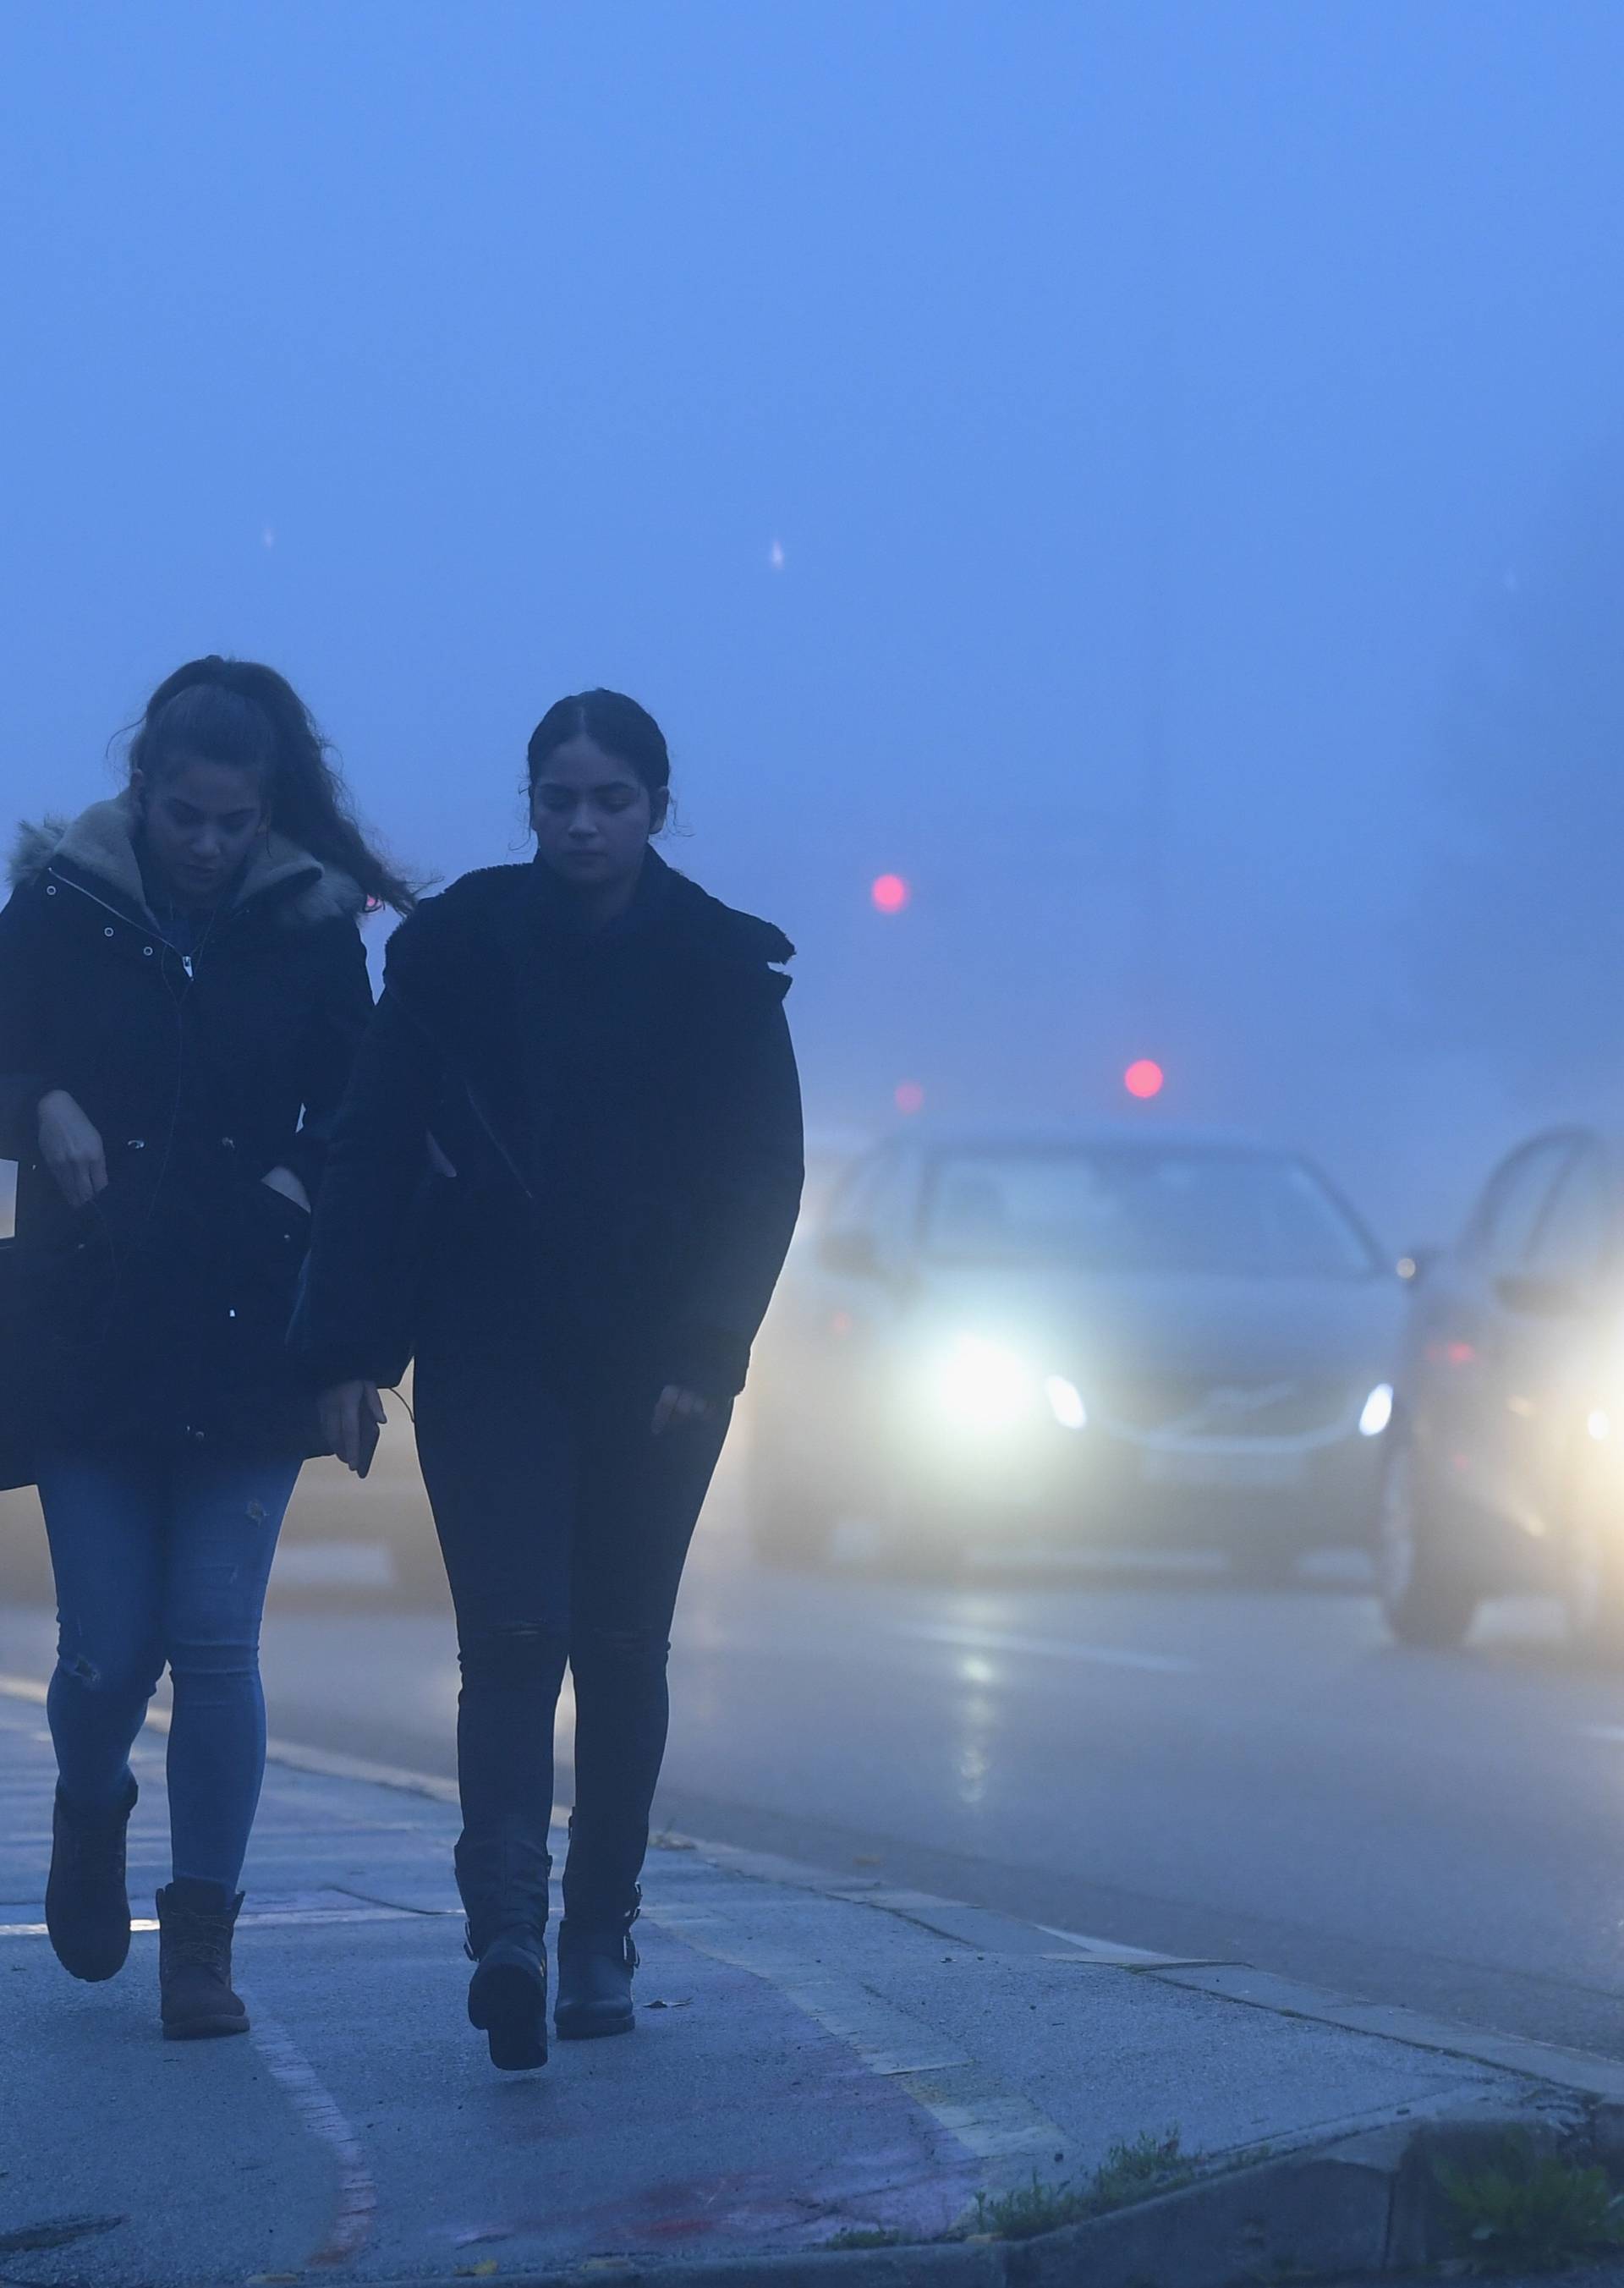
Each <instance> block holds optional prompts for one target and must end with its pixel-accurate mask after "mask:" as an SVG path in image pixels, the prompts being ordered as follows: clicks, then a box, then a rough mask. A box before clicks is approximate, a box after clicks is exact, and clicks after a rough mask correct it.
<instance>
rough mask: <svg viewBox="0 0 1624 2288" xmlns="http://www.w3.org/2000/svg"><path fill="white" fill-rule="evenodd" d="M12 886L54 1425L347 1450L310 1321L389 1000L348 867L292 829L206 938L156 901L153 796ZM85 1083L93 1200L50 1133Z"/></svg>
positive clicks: (134, 1438)
mask: <svg viewBox="0 0 1624 2288" xmlns="http://www.w3.org/2000/svg"><path fill="white" fill-rule="evenodd" d="M12 885H13V887H12V897H11V900H10V902H9V903H8V904H7V905H6V906H5V908H4V910H3V911H0V1157H4V1158H8V1159H15V1160H16V1161H17V1162H18V1163H19V1171H18V1186H17V1233H18V1239H19V1242H20V1251H21V1253H22V1255H23V1257H24V1259H25V1261H26V1264H27V1267H28V1295H29V1325H30V1331H31V1332H36V1334H37V1348H36V1352H35V1355H36V1359H37V1361H38V1363H39V1368H40V1372H39V1376H38V1382H37V1386H36V1389H35V1391H34V1393H33V1396H34V1399H35V1402H36V1405H37V1406H39V1407H42V1408H43V1410H44V1423H43V1432H42V1435H43V1438H44V1442H45V1443H48V1444H49V1443H58V1444H61V1445H63V1446H65V1447H67V1448H68V1449H69V1450H83V1449H101V1448H107V1447H122V1446H126V1445H128V1444H130V1443H131V1442H139V1443H141V1444H150V1443H155V1444H158V1445H171V1446H172V1445H174V1444H176V1443H177V1442H181V1441H188V1440H189V1441H191V1442H195V1443H198V1444H206V1445H207V1446H208V1447H209V1449H210V1450H225V1451H227V1452H228V1453H232V1454H238V1453H241V1454H251V1455H271V1454H285V1455H290V1456H291V1455H294V1454H308V1453H314V1452H316V1451H319V1450H321V1446H322V1441H321V1439H320V1436H319V1434H318V1433H317V1431H316V1427H315V1421H314V1405H313V1392H312V1389H311V1386H310V1384H309V1381H308V1378H306V1377H305V1376H304V1375H302V1374H301V1373H299V1370H298V1369H297V1367H296V1366H295V1365H294V1363H293V1362H291V1360H290V1358H289V1356H288V1354H287V1350H286V1343H285V1337H286V1330H287V1323H288V1318H289V1315H290V1313H291V1307H292V1301H293V1297H294V1292H295V1290H296V1286H297V1281H298V1275H299V1263H300V1261H301V1259H302V1258H303V1255H304V1252H305V1247H306V1242H307V1237H308V1224H309V1219H308V1218H307V1217H306V1215H305V1213H304V1212H303V1211H302V1210H301V1209H299V1207H297V1206H295V1205H294V1204H292V1203H291V1202H290V1201H288V1200H285V1199H283V1197H282V1196H281V1195H280V1194H278V1193H276V1192H274V1191H272V1190H270V1189H269V1188H267V1186H266V1185H265V1184H263V1183H262V1182H261V1181H260V1179H261V1178H262V1177H263V1176H264V1175H265V1174H266V1173H267V1172H268V1171H269V1170H270V1169H272V1168H275V1167H277V1166H285V1167H288V1168H291V1169H292V1170H293V1172H295V1173H296V1174H297V1175H298V1176H299V1179H300V1180H301V1181H302V1182H303V1183H304V1185H305V1187H306V1190H307V1191H308V1192H309V1193H310V1195H311V1197H312V1199H313V1200H314V1198H315V1197H317V1196H319V1189H320V1183H321V1177H322V1164H323V1159H324V1156H325V1151H326V1144H327V1137H328V1132H329V1128H330V1123H331V1120H332V1118H333V1116H334V1114H335V1113H336V1112H337V1109H338V1102H339V1100H340V1099H341V1097H342V1095H343V1092H344V1089H345V1085H346V1082H347V1080H348V1077H349V1072H350V1066H351V1062H352V1061H353V1059H354V1052H355V1048H356V1045H357V1043H358V1042H359V1040H360V1038H361V1036H362V1032H363V1031H364V1029H365V1027H366V1022H367V1019H368V1016H369V1014H370V1009H371V1002H372V995H371V988H370V983H369V981H368V977H367V966H366V956H365V952H364V949H363V948H362V942H361V935H360V932H359V930H358V929H357V927H356V918H357V917H358V916H359V914H360V912H361V910H362V905H363V900H362V894H361V893H360V891H359V890H358V889H357V888H356V886H355V885H354V883H353V882H352V881H350V880H349V878H348V877H347V876H346V875H343V874H341V873H338V871H337V870H334V869H332V868H327V867H323V866H322V865H321V864H320V863H319V862H317V861H316V860H315V859H314V858H311V857H309V856H307V855H306V853H305V852H303V851H301V850H299V849H297V848H295V847H294V846H293V845H292V844H291V843H288V842H285V841H283V840H281V839H280V838H277V837H276V836H275V835H273V836H271V837H270V838H268V839H267V842H266V844H265V845H264V846H262V848H261V849H260V851H259V854H258V855H257V856H256V858H255V859H254V861H253V862H252V863H251V866H250V868H249V870H248V871H247V873H246V874H245V876H244V877H243V880H242V882H241V884H240V885H239V886H238V888H237V891H236V893H235V897H234V898H233V900H232V901H231V902H230V903H229V904H227V905H226V906H223V907H222V908H221V909H220V910H219V912H218V914H217V915H216V916H215V918H214V920H213V922H212V924H211V926H209V928H208V930H207V934H206V937H205V938H204V939H203V941H202V942H200V944H199V945H198V947H197V949H196V951H195V954H194V955H193V956H191V957H185V958H183V957H182V956H181V955H179V954H178V953H177V952H175V951H174V950H173V949H171V947H170V946H169V945H168V944H167V943H166V942H165V939H164V935H163V930H162V928H161V927H160V926H159V923H158V921H157V919H156V918H155V916H154V914H153V913H152V911H151V910H150V909H149V908H148V905H147V895H146V890H145V887H144V885H143V882H142V878H141V871H140V867H139V862H138V858H137V854H136V850H135V846H134V843H133V840H132V837H131V813H130V808H129V801H128V798H127V797H123V798H120V799H118V800H116V801H114V802H104V803H98V804H96V805H95V806H93V807H92V809H90V810H88V811H87V812H85V813H84V815H83V816H82V817H81V818H79V819H78V820H76V822H74V823H73V824H72V825H69V826H66V827H64V826H63V825H61V824H60V823H53V824H52V825H49V826H47V827H46V828H44V829H36V830H29V829H25V830H23V833H22V835H21V836H20V839H19V843H18V847H17V851H16V854H15V856H14V858H13V862H12ZM52 1089H65V1090H67V1091H68V1093H69V1094H70V1095H71V1096H73V1097H74V1098H75V1099H76V1100H77V1102H78V1103H79V1104H80V1105H81V1106H82V1107H83V1108H84V1112H85V1113H86V1115H87V1116H89V1118H90V1119H91V1120H92V1122H93V1123H94V1124H95V1126H96V1127H97V1129H98V1130H99V1131H100V1134H101V1138H102V1141H103V1144H104V1146H105V1148H106V1152H107V1175H108V1183H107V1189H106V1190H105V1191H104V1192H102V1193H101V1194H100V1196H99V1197H98V1198H96V1199H95V1200H93V1201H92V1202H91V1203H89V1204H87V1205H86V1206H84V1207H80V1208H69V1207H68V1204H67V1203H66V1201H65V1200H64V1199H63V1197H62V1196H61V1193H60V1190H59V1189H58V1188H57V1185H56V1182H55V1180H54V1179H53V1178H52V1175H51V1174H50V1172H48V1170H46V1168H45V1167H44V1165H43V1164H42V1162H41V1160H40V1157H39V1131H38V1116H39V1102H40V1099H41V1097H42V1096H43V1095H44V1094H45V1093H46V1092H48V1091H50V1090H52Z"/></svg>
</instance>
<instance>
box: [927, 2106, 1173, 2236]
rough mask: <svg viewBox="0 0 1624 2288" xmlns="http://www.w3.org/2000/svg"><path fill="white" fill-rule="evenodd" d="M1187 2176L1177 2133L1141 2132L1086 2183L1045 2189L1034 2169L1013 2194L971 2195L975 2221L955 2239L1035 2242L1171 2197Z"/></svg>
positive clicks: (1119, 2147) (1113, 2152)
mask: <svg viewBox="0 0 1624 2288" xmlns="http://www.w3.org/2000/svg"><path fill="white" fill-rule="evenodd" d="M1189 2180H1190V2164H1189V2162H1188V2160H1187V2159H1186V2158H1185V2157H1184V2154H1183V2152H1182V2149H1181V2147H1180V2143H1179V2133H1178V2131H1177V2130H1176V2129H1170V2130H1168V2131H1167V2133H1166V2135H1165V2136H1162V2137H1157V2136H1153V2135H1152V2134H1150V2133H1149V2132H1147V2133H1145V2135H1143V2136H1142V2137H1135V2138H1134V2140H1133V2141H1132V2142H1131V2143H1125V2144H1116V2145H1113V2146H1112V2147H1111V2150H1110V2152H1109V2153H1107V2155H1106V2157H1105V2158H1104V2161H1103V2163H1102V2164H1101V2165H1100V2167H1099V2168H1097V2169H1096V2170H1095V2173H1094V2174H1093V2176H1092V2177H1090V2178H1089V2180H1088V2181H1087V2184H1082V2185H1078V2184H1072V2183H1070V2182H1067V2183H1063V2184H1057V2185H1052V2184H1046V2183H1045V2182H1044V2181H1043V2179H1042V2178H1041V2177H1039V2174H1038V2173H1037V2171H1036V2170H1035V2169H1034V2170H1033V2172H1032V2178H1031V2184H1029V2185H1017V2186H1016V2188H1015V2190H1014V2191H1013V2192H1009V2193H999V2194H995V2195H992V2196H989V2195H988V2194H986V2193H977V2194H976V2196H975V2216H974V2217H973V2218H971V2219H968V2220H967V2221H966V2222H965V2224H964V2225H963V2226H961V2227H960V2228H959V2233H958V2236H959V2237H960V2238H963V2237H967V2236H971V2235H985V2236H989V2237H991V2238H992V2239H994V2240H1035V2239H1036V2238H1037V2237H1038V2236H1039V2233H1045V2232H1058V2231H1059V2230H1060V2228H1061V2227H1062V2226H1063V2225H1068V2224H1081V2223H1083V2222H1084V2221H1085V2220H1087V2218H1089V2217H1097V2216H1109V2215H1110V2214H1111V2211H1112V2210H1113V2209H1125V2208H1129V2207H1131V2206H1132V2205H1133V2204H1134V2202H1135V2201H1148V2200H1150V2198H1151V2197H1153V2196H1154V2195H1155V2194H1157V2193H1167V2192H1171V2191H1172V2190H1173V2189H1174V2187H1175V2186H1178V2185H1182V2184H1186V2183H1188V2181H1189Z"/></svg>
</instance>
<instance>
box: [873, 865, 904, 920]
mask: <svg viewBox="0 0 1624 2288" xmlns="http://www.w3.org/2000/svg"><path fill="white" fill-rule="evenodd" d="M912 894H913V893H912V890H910V888H909V887H908V885H907V883H906V882H904V879H903V878H902V876H901V875H900V874H881V875H880V877H879V878H878V879H877V880H876V882H875V884H874V886H873V888H872V890H871V891H870V892H869V895H870V897H871V898H872V900H873V902H874V903H875V905H876V906H877V907H878V908H879V910H880V912H881V913H882V914H900V913H901V911H902V910H903V908H904V906H905V905H906V904H907V902H908V901H909V899H910V898H911V897H912Z"/></svg>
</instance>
